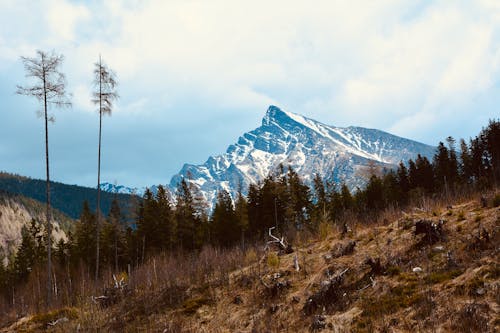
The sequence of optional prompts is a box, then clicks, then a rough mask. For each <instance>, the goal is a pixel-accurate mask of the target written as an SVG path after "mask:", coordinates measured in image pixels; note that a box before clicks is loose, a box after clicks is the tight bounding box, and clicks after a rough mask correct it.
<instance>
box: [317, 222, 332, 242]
mask: <svg viewBox="0 0 500 333" xmlns="http://www.w3.org/2000/svg"><path fill="white" fill-rule="evenodd" d="M331 229H332V228H331V226H330V223H328V222H324V221H323V222H321V223H320V224H319V238H320V239H321V240H325V239H327V238H328V236H330V232H331Z"/></svg>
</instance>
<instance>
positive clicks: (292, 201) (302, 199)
mask: <svg viewBox="0 0 500 333" xmlns="http://www.w3.org/2000/svg"><path fill="white" fill-rule="evenodd" d="M287 184H288V198H289V201H288V206H289V207H291V210H292V219H291V220H292V221H293V224H294V226H295V227H300V226H304V225H309V222H310V214H311V209H312V201H311V192H310V190H309V187H308V186H306V185H304V183H303V182H302V180H301V179H300V177H299V175H298V174H297V172H295V171H294V170H293V169H292V168H291V167H289V168H288V179H287Z"/></svg>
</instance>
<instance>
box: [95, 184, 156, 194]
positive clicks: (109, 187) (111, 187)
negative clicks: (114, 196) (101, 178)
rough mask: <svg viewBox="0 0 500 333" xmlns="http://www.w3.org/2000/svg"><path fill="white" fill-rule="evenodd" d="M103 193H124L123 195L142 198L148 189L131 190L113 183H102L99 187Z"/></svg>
mask: <svg viewBox="0 0 500 333" xmlns="http://www.w3.org/2000/svg"><path fill="white" fill-rule="evenodd" d="M99 187H100V188H101V191H104V192H109V193H122V194H134V195H138V196H141V197H142V195H143V194H144V192H145V191H146V188H135V187H134V188H131V187H127V186H123V185H116V184H111V183H101V184H100V185H99Z"/></svg>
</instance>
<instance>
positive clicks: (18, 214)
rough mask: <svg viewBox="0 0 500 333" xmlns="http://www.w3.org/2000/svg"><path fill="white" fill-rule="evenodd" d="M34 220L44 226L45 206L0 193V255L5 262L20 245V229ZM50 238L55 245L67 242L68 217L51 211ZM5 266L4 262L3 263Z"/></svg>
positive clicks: (20, 197) (69, 227) (31, 200)
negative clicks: (59, 242) (61, 240)
mask: <svg viewBox="0 0 500 333" xmlns="http://www.w3.org/2000/svg"><path fill="white" fill-rule="evenodd" d="M32 219H35V220H36V221H37V222H38V223H41V224H42V225H43V226H44V223H45V221H46V220H45V206H44V205H43V204H42V203H40V202H37V201H36V200H33V199H29V198H26V197H22V196H18V195H12V194H8V193H2V192H0V251H1V253H0V255H3V256H4V258H3V259H4V260H6V259H7V258H8V257H9V255H10V254H12V253H15V252H16V251H17V249H18V247H19V245H20V243H21V229H22V228H23V226H25V225H29V224H30V222H31V220H32ZM53 219H54V220H53V222H52V237H53V239H54V241H55V242H56V243H57V242H58V241H59V240H60V239H64V240H65V241H66V240H67V236H66V233H67V232H68V230H70V229H71V225H72V224H73V222H74V221H72V220H71V219H70V218H69V217H68V216H66V215H64V214H62V213H61V212H58V211H55V210H53ZM4 264H5V262H4Z"/></svg>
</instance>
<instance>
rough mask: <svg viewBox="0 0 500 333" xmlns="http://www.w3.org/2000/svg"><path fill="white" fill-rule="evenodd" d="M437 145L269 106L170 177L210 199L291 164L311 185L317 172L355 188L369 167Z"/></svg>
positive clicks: (172, 185)
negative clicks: (214, 152) (231, 140)
mask: <svg viewBox="0 0 500 333" xmlns="http://www.w3.org/2000/svg"><path fill="white" fill-rule="evenodd" d="M434 152H435V147H432V146H429V145H426V144H422V143H419V142H416V141H412V140H409V139H405V138H401V137H398V136H395V135H392V134H389V133H386V132H383V131H379V130H376V129H367V128H362V127H352V126H351V127H346V128H341V127H335V126H329V125H325V124H322V123H320V122H318V121H315V120H312V119H309V118H306V117H303V116H300V115H298V114H294V113H291V112H287V111H284V110H281V109H280V108H278V107H276V106H270V107H269V109H268V110H267V112H266V114H265V116H264V118H263V119H262V125H261V126H260V127H258V128H256V129H255V130H253V131H250V132H247V133H245V134H243V135H242V136H241V137H240V138H239V140H238V142H237V143H235V144H232V145H230V146H229V147H228V148H227V151H226V152H225V153H223V154H221V155H218V156H210V157H209V158H208V160H207V161H206V162H205V163H203V164H201V165H193V164H185V165H184V166H183V168H182V169H181V171H180V172H179V173H178V174H176V175H174V176H173V177H172V179H171V181H170V184H169V189H170V190H171V191H172V192H173V193H175V189H176V188H177V185H178V184H179V182H180V181H181V180H182V179H183V178H184V179H186V180H188V181H189V182H190V183H192V184H193V185H195V186H196V187H197V188H198V189H199V191H200V192H201V194H202V195H203V196H204V197H205V199H206V200H207V201H208V202H209V203H211V204H212V205H213V204H214V203H215V200H216V197H217V192H218V191H219V190H221V189H225V190H227V191H228V192H229V193H231V194H232V195H233V197H234V195H235V193H236V192H237V190H238V188H241V189H242V191H243V192H244V193H245V192H246V191H247V190H248V186H249V185H250V184H252V183H258V182H260V181H262V180H263V179H264V178H265V177H267V176H268V175H269V174H270V173H271V172H275V171H277V170H279V166H280V165H283V166H284V167H285V168H287V167H288V166H290V167H292V168H293V169H294V170H295V171H296V172H297V173H298V174H299V175H300V176H301V177H302V179H303V180H304V181H305V183H306V184H308V185H310V184H311V182H312V179H313V177H314V175H315V174H317V173H318V174H320V175H321V176H322V177H323V179H325V180H333V181H334V182H335V183H337V184H342V183H345V184H346V185H348V186H349V187H350V188H351V189H355V188H356V187H357V186H363V185H364V184H365V182H366V175H367V170H368V168H373V167H376V168H377V167H380V168H392V167H394V166H396V165H397V164H398V163H399V162H400V161H407V160H408V159H411V158H415V157H416V156H417V154H421V155H422V156H426V157H428V158H430V157H432V156H433V155H434Z"/></svg>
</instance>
